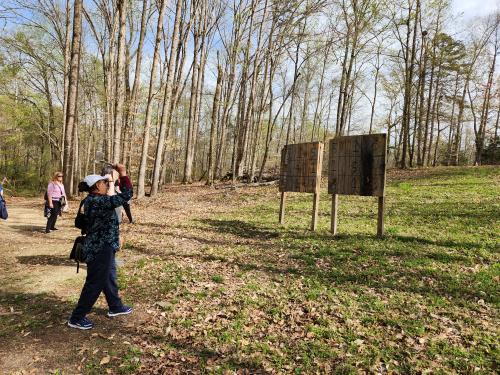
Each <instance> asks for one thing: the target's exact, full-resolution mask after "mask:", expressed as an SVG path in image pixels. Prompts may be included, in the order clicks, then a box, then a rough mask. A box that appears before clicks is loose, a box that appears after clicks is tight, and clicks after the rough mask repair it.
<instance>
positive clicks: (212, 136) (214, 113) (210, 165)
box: [207, 53, 222, 185]
mask: <svg viewBox="0 0 500 375" xmlns="http://www.w3.org/2000/svg"><path fill="white" fill-rule="evenodd" d="M218 55H219V54H218V53H217V58H218V57H219V56H218ZM221 90H222V67H221V66H220V63H219V62H217V84H216V85H215V93H214V102H213V105H212V122H211V124H210V145H209V147H208V167H207V168H208V177H207V185H212V184H213V183H214V172H215V171H214V164H215V150H214V146H215V140H216V131H217V122H218V114H219V102H220V95H221Z"/></svg>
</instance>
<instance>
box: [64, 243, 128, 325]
mask: <svg viewBox="0 0 500 375" xmlns="http://www.w3.org/2000/svg"><path fill="white" fill-rule="evenodd" d="M101 292H104V296H105V297H106V302H107V303H108V306H109V309H110V310H112V311H113V310H117V309H118V308H120V307H121V306H123V304H122V301H121V299H120V297H118V285H117V283H116V263H115V251H114V250H113V249H112V248H111V247H106V248H104V249H101V250H100V251H99V252H98V253H97V254H96V256H95V258H94V260H92V261H91V262H89V263H87V278H86V280H85V285H84V286H83V289H82V293H81V294H80V299H79V300H78V305H77V306H76V308H75V309H74V310H73V314H72V315H71V319H74V320H79V319H81V318H83V317H84V316H85V315H87V314H88V313H89V312H90V310H91V309H92V306H94V304H95V303H96V301H97V298H99V294H101Z"/></svg>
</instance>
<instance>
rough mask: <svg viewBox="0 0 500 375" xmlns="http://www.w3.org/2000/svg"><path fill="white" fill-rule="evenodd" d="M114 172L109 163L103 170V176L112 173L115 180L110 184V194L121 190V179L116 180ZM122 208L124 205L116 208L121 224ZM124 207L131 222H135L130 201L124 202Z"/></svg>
mask: <svg viewBox="0 0 500 375" xmlns="http://www.w3.org/2000/svg"><path fill="white" fill-rule="evenodd" d="M114 173H116V172H115V171H114V170H113V167H112V166H111V165H107V166H105V167H103V168H102V171H101V176H105V175H110V176H112V179H113V182H112V183H111V184H110V188H109V191H108V195H114V194H116V193H118V192H120V181H119V180H118V181H116V182H115V175H114ZM121 209H122V207H119V208H117V210H116V214H117V215H118V221H119V222H120V224H121V222H122V210H121ZM123 209H124V210H125V214H126V215H127V218H128V221H129V222H130V223H133V219H132V211H131V210H130V201H129V202H126V203H124V204H123Z"/></svg>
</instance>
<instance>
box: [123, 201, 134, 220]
mask: <svg viewBox="0 0 500 375" xmlns="http://www.w3.org/2000/svg"><path fill="white" fill-rule="evenodd" d="M123 209H124V210H125V213H126V214H127V217H128V221H129V222H132V211H130V203H128V202H127V203H124V204H123Z"/></svg>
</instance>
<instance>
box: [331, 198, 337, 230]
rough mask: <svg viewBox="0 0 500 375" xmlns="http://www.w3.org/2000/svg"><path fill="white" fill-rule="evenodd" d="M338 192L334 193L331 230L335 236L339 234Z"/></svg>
mask: <svg viewBox="0 0 500 375" xmlns="http://www.w3.org/2000/svg"><path fill="white" fill-rule="evenodd" d="M338 197H339V196H338V194H332V223H331V229H330V231H331V232H332V234H333V235H334V236H335V235H336V234H337V209H338V206H339V205H338V203H339V198H338Z"/></svg>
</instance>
